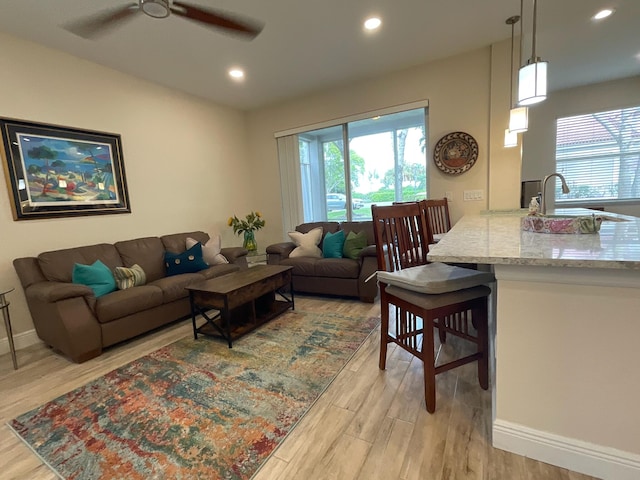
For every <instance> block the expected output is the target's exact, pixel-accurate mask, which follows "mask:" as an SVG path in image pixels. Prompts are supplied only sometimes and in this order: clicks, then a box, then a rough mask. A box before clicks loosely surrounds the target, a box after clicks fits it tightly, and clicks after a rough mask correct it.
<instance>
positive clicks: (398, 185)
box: [298, 108, 427, 222]
mask: <svg viewBox="0 0 640 480" xmlns="http://www.w3.org/2000/svg"><path fill="white" fill-rule="evenodd" d="M425 118H426V109H425V108H418V109H412V110H407V111H404V112H399V113H393V114H389V115H380V116H373V117H371V118H366V119H363V120H358V121H353V122H348V123H344V124H341V125H335V126H331V127H327V128H321V129H318V130H310V131H306V132H302V133H299V134H298V155H299V161H300V182H301V188H302V192H301V193H302V204H303V212H304V221H305V222H314V221H324V220H329V221H345V220H349V221H358V220H370V219H371V204H373V203H376V204H390V203H392V202H394V201H409V200H418V199H422V198H426V195H427V168H426V141H425V139H426V129H425ZM345 144H346V145H348V148H346V149H345Z"/></svg>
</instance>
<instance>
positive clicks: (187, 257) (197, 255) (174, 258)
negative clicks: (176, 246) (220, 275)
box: [164, 242, 209, 277]
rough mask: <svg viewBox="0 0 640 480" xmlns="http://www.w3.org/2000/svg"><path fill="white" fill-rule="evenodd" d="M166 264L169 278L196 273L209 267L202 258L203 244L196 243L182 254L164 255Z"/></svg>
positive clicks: (167, 253) (168, 253)
mask: <svg viewBox="0 0 640 480" xmlns="http://www.w3.org/2000/svg"><path fill="white" fill-rule="evenodd" d="M164 264H165V266H166V267H167V277H170V276H172V275H180V274H181V273H195V272H199V271H200V270H204V269H205V268H209V265H207V263H206V262H205V261H204V259H203V258H202V244H201V243H199V242H198V243H196V244H195V245H194V246H193V247H191V248H189V249H188V250H185V251H184V252H182V253H171V252H165V253H164Z"/></svg>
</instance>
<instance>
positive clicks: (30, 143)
mask: <svg viewBox="0 0 640 480" xmlns="http://www.w3.org/2000/svg"><path fill="white" fill-rule="evenodd" d="M0 128H1V129H2V148H1V150H0V153H2V160H3V164H4V170H5V176H6V178H7V187H8V190H9V197H10V200H11V204H12V207H13V218H14V220H29V219H39V218H52V217H70V216H80V215H105V214H112V213H131V207H130V205H129V193H128V190H127V180H126V177H125V172H124V161H123V158H122V143H121V141H120V135H116V134H111V133H103V132H95V131H91V130H79V129H76V128H69V127H61V126H56V125H47V124H42V123H33V122H25V121H21V120H14V119H7V118H0Z"/></svg>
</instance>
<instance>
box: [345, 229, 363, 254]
mask: <svg viewBox="0 0 640 480" xmlns="http://www.w3.org/2000/svg"><path fill="white" fill-rule="evenodd" d="M366 246H367V232H364V231H362V232H358V233H355V232H349V234H348V235H347V238H346V239H345V240H344V247H343V248H342V256H343V257H345V258H351V259H353V260H357V259H358V257H359V255H360V252H361V251H362V250H363V249H364V247H366Z"/></svg>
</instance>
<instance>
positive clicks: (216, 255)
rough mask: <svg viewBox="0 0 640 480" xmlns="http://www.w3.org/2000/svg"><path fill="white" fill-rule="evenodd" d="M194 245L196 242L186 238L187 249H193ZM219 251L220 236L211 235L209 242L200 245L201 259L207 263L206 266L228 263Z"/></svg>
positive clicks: (220, 244)
mask: <svg viewBox="0 0 640 480" xmlns="http://www.w3.org/2000/svg"><path fill="white" fill-rule="evenodd" d="M196 243H198V241H197V240H194V239H193V238H191V237H187V241H186V244H187V245H186V246H187V249H189V248H191V247H193V246H194V245H195V244H196ZM221 249H222V239H221V238H220V235H211V238H209V241H208V242H207V243H206V244H205V245H202V258H203V259H204V261H205V262H206V263H207V265H218V264H220V263H229V260H227V259H226V257H225V256H224V255H222V254H221V253H220V250H221Z"/></svg>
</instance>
